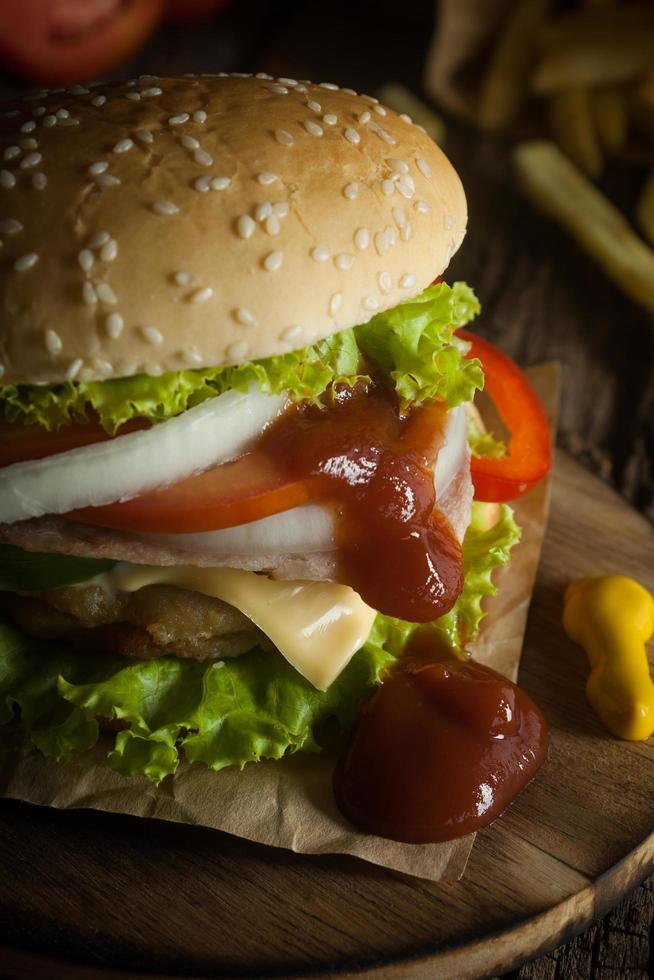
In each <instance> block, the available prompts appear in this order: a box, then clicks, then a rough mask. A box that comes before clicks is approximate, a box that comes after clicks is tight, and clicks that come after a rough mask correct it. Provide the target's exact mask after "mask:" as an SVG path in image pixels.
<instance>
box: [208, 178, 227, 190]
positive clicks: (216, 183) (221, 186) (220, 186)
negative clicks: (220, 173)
mask: <svg viewBox="0 0 654 980" xmlns="http://www.w3.org/2000/svg"><path fill="white" fill-rule="evenodd" d="M231 182H232V179H231V177H213V178H212V179H211V190H212V191H224V190H225V189H226V188H227V187H229V185H230V184H231Z"/></svg>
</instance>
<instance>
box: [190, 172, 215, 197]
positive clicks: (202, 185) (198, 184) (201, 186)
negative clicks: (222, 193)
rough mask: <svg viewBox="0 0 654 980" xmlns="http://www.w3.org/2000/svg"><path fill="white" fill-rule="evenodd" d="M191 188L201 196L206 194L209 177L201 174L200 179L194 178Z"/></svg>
mask: <svg viewBox="0 0 654 980" xmlns="http://www.w3.org/2000/svg"><path fill="white" fill-rule="evenodd" d="M193 186H194V188H195V189H196V191H200V193H201V194H206V193H207V191H208V190H209V188H210V186H211V177H210V176H209V175H208V174H203V175H202V177H196V179H195V180H194V181H193Z"/></svg>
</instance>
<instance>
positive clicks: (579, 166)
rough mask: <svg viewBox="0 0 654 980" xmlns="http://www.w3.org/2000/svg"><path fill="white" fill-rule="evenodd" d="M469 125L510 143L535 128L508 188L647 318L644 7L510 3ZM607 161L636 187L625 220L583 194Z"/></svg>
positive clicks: (649, 128) (651, 158) (648, 58)
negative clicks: (557, 225) (536, 134)
mask: <svg viewBox="0 0 654 980" xmlns="http://www.w3.org/2000/svg"><path fill="white" fill-rule="evenodd" d="M477 119H478V122H479V125H480V126H481V127H482V128H484V129H488V130H495V131H508V132H510V133H512V134H515V133H516V130H517V131H519V130H520V129H521V128H522V129H524V125H525V123H526V121H527V120H529V122H530V123H533V121H534V119H542V130H543V132H542V136H543V138H542V139H540V138H539V139H537V140H529V141H528V142H520V143H518V144H517V145H516V146H515V147H514V149H513V159H514V163H515V167H516V172H517V175H518V179H519V183H520V185H521V186H522V188H523V189H524V191H525V192H526V194H527V195H528V196H529V197H530V198H531V199H532V200H533V202H534V203H535V204H536V205H537V206H538V207H539V208H540V209H541V210H543V211H545V212H546V213H548V214H550V215H551V216H552V217H553V218H555V219H556V220H558V221H559V222H561V224H562V225H564V226H565V227H566V228H567V230H568V231H569V232H570V233H571V234H572V235H573V236H574V237H575V238H576V240H577V241H578V242H579V243H580V244H581V245H582V246H583V247H584V248H585V249H586V250H587V251H588V252H589V253H590V254H591V255H592V256H593V257H594V258H595V260H596V261H597V262H598V263H599V264H600V265H601V266H602V268H603V269H604V270H605V272H606V273H607V274H608V275H609V276H611V278H612V279H614V280H615V281H616V282H617V283H618V284H619V285H620V286H621V287H622V288H623V289H624V290H625V291H626V292H627V293H628V294H629V295H630V296H632V297H633V298H634V299H636V300H637V301H638V302H639V303H641V304H642V305H643V306H644V307H645V308H646V309H648V310H649V311H651V312H653V313H654V250H653V249H652V248H650V246H649V245H648V244H647V242H649V243H650V244H652V245H654V0H634V2H628V0H623V2H619V0H613V2H612V0H585V2H583V3H579V5H578V6H577V7H572V8H568V9H566V10H565V12H563V13H556V11H555V5H554V3H553V2H551V0H514V3H513V4H512V6H511V8H510V11H509V14H508V16H507V18H506V20H505V22H504V24H503V26H502V29H501V32H500V34H499V37H498V39H497V41H496V43H495V47H494V49H493V51H492V53H491V55H490V59H489V62H488V65H487V68H486V74H485V77H484V79H483V82H482V85H481V89H480V92H479V101H478V110H477ZM614 161H616V162H617V161H619V162H620V163H621V164H622V165H627V166H630V167H633V168H634V179H635V180H637V181H638V182H639V183H640V182H642V181H643V180H644V183H643V186H642V189H641V190H640V193H639V198H638V203H637V205H636V208H635V212H634V214H633V215H627V216H625V215H623V214H622V213H621V212H620V211H619V210H618V209H617V208H616V207H615V206H614V205H613V204H612V203H611V201H610V200H609V199H608V197H607V196H606V195H605V194H603V193H602V191H601V190H600V189H599V188H598V187H596V186H595V184H594V183H593V182H594V181H596V180H598V178H601V177H602V174H603V172H604V170H605V168H606V167H607V166H608V165H610V164H611V163H612V162H614ZM632 221H633V222H634V223H635V225H636V226H637V227H638V229H639V230H640V233H641V235H642V237H640V235H639V234H638V233H637V232H636V230H634V227H633V226H632Z"/></svg>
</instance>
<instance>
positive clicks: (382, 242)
mask: <svg viewBox="0 0 654 980" xmlns="http://www.w3.org/2000/svg"><path fill="white" fill-rule="evenodd" d="M374 242H375V249H376V250H377V254H378V255H386V253H387V252H388V249H389V247H390V246H389V244H388V242H387V241H386V233H385V232H383V231H378V232H377V234H376V235H375V237H374Z"/></svg>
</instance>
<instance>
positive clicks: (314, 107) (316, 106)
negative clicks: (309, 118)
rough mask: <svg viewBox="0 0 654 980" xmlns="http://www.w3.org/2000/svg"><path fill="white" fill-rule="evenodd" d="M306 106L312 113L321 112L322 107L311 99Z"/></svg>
mask: <svg viewBox="0 0 654 980" xmlns="http://www.w3.org/2000/svg"><path fill="white" fill-rule="evenodd" d="M307 106H308V107H309V109H311V111H312V112H322V106H321V105H320V103H319V102H315V101H314V100H313V99H309V101H308V102H307Z"/></svg>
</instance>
